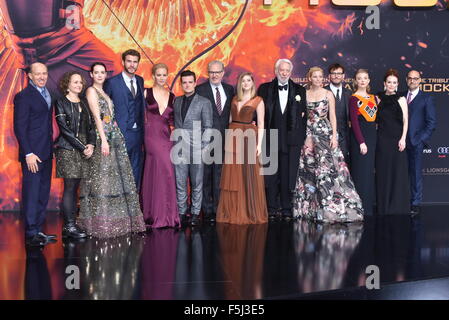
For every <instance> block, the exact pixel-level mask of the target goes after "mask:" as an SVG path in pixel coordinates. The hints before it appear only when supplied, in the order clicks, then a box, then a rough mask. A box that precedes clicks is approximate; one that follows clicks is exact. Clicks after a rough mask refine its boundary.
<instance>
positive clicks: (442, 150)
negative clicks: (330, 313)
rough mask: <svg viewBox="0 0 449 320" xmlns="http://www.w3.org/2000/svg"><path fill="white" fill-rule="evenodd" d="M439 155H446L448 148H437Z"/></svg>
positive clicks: (448, 151)
mask: <svg viewBox="0 0 449 320" xmlns="http://www.w3.org/2000/svg"><path fill="white" fill-rule="evenodd" d="M438 153H439V154H448V153H449V147H439V148H438Z"/></svg>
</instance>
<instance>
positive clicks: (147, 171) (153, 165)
mask: <svg viewBox="0 0 449 320" xmlns="http://www.w3.org/2000/svg"><path fill="white" fill-rule="evenodd" d="M174 98H175V96H174V94H173V93H170V97H169V99H168V104H167V107H166V109H165V110H164V111H163V112H162V114H161V113H160V112H159V105H158V103H157V101H156V99H155V98H154V96H153V89H152V88H150V89H147V97H146V102H147V104H146V107H145V131H144V132H145V133H144V144H145V165H144V169H143V179H142V189H141V191H140V192H141V197H140V198H141V202H142V211H143V216H144V219H145V222H146V224H147V226H150V227H152V228H162V227H177V226H179V225H180V222H179V214H178V206H177V202H176V181H175V169H174V167H173V164H172V162H171V160H170V150H171V148H172V146H173V142H172V141H170V133H171V131H170V126H173V117H174V113H173V101H174Z"/></svg>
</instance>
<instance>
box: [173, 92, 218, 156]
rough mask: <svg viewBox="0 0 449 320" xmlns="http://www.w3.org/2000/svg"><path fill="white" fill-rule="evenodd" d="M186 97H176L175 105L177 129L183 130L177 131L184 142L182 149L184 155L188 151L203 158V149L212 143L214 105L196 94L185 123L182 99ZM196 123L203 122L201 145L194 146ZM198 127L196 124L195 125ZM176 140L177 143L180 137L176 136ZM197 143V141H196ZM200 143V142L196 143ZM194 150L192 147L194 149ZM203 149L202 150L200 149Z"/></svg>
mask: <svg viewBox="0 0 449 320" xmlns="http://www.w3.org/2000/svg"><path fill="white" fill-rule="evenodd" d="M183 97H184V96H180V97H176V98H175V101H174V103H173V108H174V117H175V129H183V130H177V131H176V133H178V134H180V133H182V141H181V147H182V149H183V150H184V151H183V155H185V154H186V153H185V152H187V150H189V149H190V151H188V152H192V150H193V153H192V156H194V157H198V156H199V157H201V149H203V148H205V147H206V146H207V145H208V143H209V142H210V137H211V131H210V129H211V128H212V123H213V120H212V118H213V117H212V105H211V103H210V101H209V100H208V99H206V98H204V97H203V96H200V95H199V94H195V96H194V97H193V99H192V102H191V103H190V106H189V109H188V111H187V114H186V116H185V119H184V121H182V115H181V108H182V99H183ZM194 121H200V122H201V127H200V129H201V145H198V146H197V145H194V138H196V137H195V135H194V134H195V133H194V129H196V127H194ZM195 125H196V124H195ZM176 133H175V138H176V139H175V140H176V141H177V140H178V138H179V137H180V136H176ZM195 142H196V141H195ZM196 143H198V142H196ZM194 146H195V148H193V149H192V147H194ZM199 147H201V149H199Z"/></svg>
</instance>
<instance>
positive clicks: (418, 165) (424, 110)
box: [405, 70, 437, 215]
mask: <svg viewBox="0 0 449 320" xmlns="http://www.w3.org/2000/svg"><path fill="white" fill-rule="evenodd" d="M420 83H421V75H420V73H419V72H418V71H416V70H411V71H410V72H409V73H408V74H407V85H408V92H407V93H406V95H405V97H406V99H407V104H408V116H409V120H408V132H407V154H408V165H409V166H408V170H409V175H410V190H411V195H412V198H411V201H412V203H411V207H412V215H416V214H418V213H419V205H420V204H421V201H422V192H423V183H422V152H423V149H424V146H426V147H428V146H429V140H430V137H431V135H432V132H433V131H434V130H435V127H436V124H437V121H436V111H435V102H434V99H433V97H432V96H431V95H430V94H428V93H425V92H422V91H421V90H419V85H420Z"/></svg>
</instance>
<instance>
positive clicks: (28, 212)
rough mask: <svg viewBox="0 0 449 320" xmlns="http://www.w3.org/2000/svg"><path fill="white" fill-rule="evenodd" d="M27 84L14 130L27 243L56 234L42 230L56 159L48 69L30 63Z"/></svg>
mask: <svg viewBox="0 0 449 320" xmlns="http://www.w3.org/2000/svg"><path fill="white" fill-rule="evenodd" d="M28 77H29V79H30V82H29V84H28V86H27V87H26V88H25V89H23V90H22V91H20V92H19V93H17V94H16V96H15V97H14V133H15V135H16V138H17V141H18V143H19V161H20V162H21V164H22V176H23V178H22V213H23V216H24V219H25V240H26V244H27V245H28V246H43V245H46V244H47V243H49V242H54V241H55V238H56V236H55V235H47V234H45V233H43V232H42V226H43V224H44V222H45V216H46V213H47V204H48V199H49V197H50V185H51V169H52V159H53V139H52V134H53V129H52V120H51V119H52V98H51V96H50V92H49V91H48V89H47V87H46V84H47V80H48V69H47V66H45V65H44V64H42V63H39V62H35V63H33V64H31V66H30V67H29V70H28Z"/></svg>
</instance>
